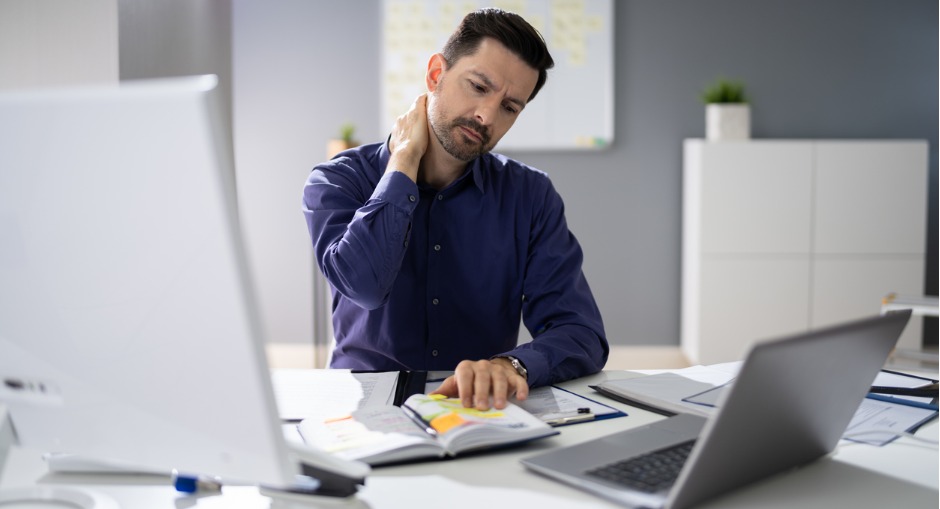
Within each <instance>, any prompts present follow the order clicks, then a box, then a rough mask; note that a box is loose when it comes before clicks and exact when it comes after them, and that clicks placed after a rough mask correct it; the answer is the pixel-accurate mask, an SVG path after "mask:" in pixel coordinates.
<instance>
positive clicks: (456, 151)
mask: <svg viewBox="0 0 940 509" xmlns="http://www.w3.org/2000/svg"><path fill="white" fill-rule="evenodd" d="M428 121H429V122H430V123H431V131H433V132H434V136H436V137H437V140H438V141H439V142H441V146H442V147H443V148H444V150H445V151H446V152H447V153H448V154H450V155H451V156H452V157H454V158H455V159H457V160H460V161H463V162H469V161H472V160H473V159H476V158H477V157H480V156H481V155H483V154H485V153H487V152H489V151H490V150H492V149H493V147H492V146H490V140H491V137H490V134H489V129H487V127H486V126H484V125H482V124H480V123H479V122H477V121H476V120H473V119H469V118H457V119H454V120H452V121H447V120H445V119H443V118H442V116H441V115H440V114H438V113H437V112H435V114H432V115H429V117H428ZM460 127H465V128H468V129H470V130H472V131H474V132H476V133H477V134H478V135H480V141H479V142H477V140H475V139H473V138H470V137H469V136H467V135H466V134H464V133H462V132H461V131H460V129H459V128H460Z"/></svg>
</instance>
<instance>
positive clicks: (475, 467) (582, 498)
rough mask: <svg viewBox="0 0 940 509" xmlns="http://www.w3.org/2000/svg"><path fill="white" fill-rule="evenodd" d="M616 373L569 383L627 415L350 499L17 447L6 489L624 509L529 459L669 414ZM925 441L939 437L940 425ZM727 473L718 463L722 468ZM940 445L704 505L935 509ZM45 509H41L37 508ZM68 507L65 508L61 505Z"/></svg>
mask: <svg viewBox="0 0 940 509" xmlns="http://www.w3.org/2000/svg"><path fill="white" fill-rule="evenodd" d="M630 376H632V375H631V374H630V373H628V372H620V371H612V372H605V373H601V374H598V375H594V376H591V377H586V378H583V379H579V380H574V381H571V382H568V383H566V384H562V386H563V387H566V388H568V389H569V390H574V391H575V392H580V393H582V394H585V395H588V396H590V397H596V398H597V399H598V400H600V401H603V402H605V403H609V404H611V405H612V406H615V407H618V408H621V409H623V410H625V411H626V412H627V413H628V414H629V415H628V416H627V417H620V418H615V419H608V420H602V421H596V422H589V423H582V424H576V425H571V426H565V427H562V428H559V430H560V431H561V434H560V435H558V436H555V437H551V438H548V439H545V440H541V441H537V442H533V443H531V444H528V445H526V446H525V447H521V448H515V449H507V450H502V451H494V452H490V453H486V454H480V455H476V456H469V457H464V458H458V459H454V460H449V461H432V462H424V463H415V464H410V465H403V466H394V467H379V468H375V469H373V471H372V474H371V475H370V476H369V478H368V479H367V481H366V487H365V488H364V489H363V490H362V491H360V493H359V494H358V495H357V496H355V497H351V498H349V499H328V498H313V497H311V498H309V499H308V500H307V501H306V502H304V503H294V502H290V501H284V500H272V499H270V498H268V497H265V496H263V495H260V494H259V493H258V490H257V489H255V488H252V487H242V486H227V487H225V488H224V489H223V491H222V494H221V495H218V494H214V495H204V496H186V495H183V494H180V493H177V492H176V491H175V490H174V489H173V487H172V486H170V484H169V479H168V478H167V477H161V476H145V475H133V474H125V475H88V474H61V473H56V474H50V473H48V472H47V469H46V466H45V463H44V462H43V461H42V459H41V458H40V454H39V452H37V451H30V450H26V449H23V448H19V447H14V448H13V449H12V450H11V451H10V454H9V457H8V458H7V462H6V465H5V468H4V469H3V470H2V474H0V488H19V487H24V488H26V487H35V486H50V487H60V488H77V489H80V490H86V491H90V492H93V493H99V494H104V495H106V496H109V497H110V498H112V499H113V500H115V501H116V502H117V503H118V504H119V505H120V507H124V508H133V509H150V508H176V509H182V508H189V507H194V508H222V507H224V508H235V509H238V508H246V509H247V508H269V507H270V508H278V509H282V508H295V507H296V508H301V507H325V508H344V509H345V508H356V509H358V508H363V509H366V508H370V509H383V508H400V509H406V508H407V509H414V508H415V507H437V506H440V507H447V508H448V509H455V508H464V507H466V508H471V507H472V508H474V509H477V508H481V507H483V508H487V507H490V508H501V507H519V506H523V507H538V508H540V509H546V508H547V509H554V508H558V509H579V508H588V507H590V508H607V507H609V508H614V507H620V506H617V505H614V504H613V503H610V502H607V501H605V500H603V499H600V498H597V497H595V496H593V495H590V494H588V493H585V492H582V491H579V490H577V489H574V488H570V487H568V486H565V485H562V484H559V483H556V482H554V481H551V480H548V479H546V478H543V477H541V476H539V475H536V474H533V473H531V472H529V471H526V470H525V469H524V468H523V467H522V465H520V464H519V459H520V458H523V457H526V456H529V455H532V454H535V453H537V452H539V451H542V450H546V449H549V448H553V447H558V446H562V445H570V444H574V443H578V442H582V441H585V440H588V439H591V438H595V437H598V436H601V435H604V434H608V433H612V432H615V431H619V430H622V429H625V428H628V427H633V426H638V425H642V424H645V423H648V422H652V421H654V420H657V419H661V418H662V417H661V416H659V415H656V414H653V413H650V412H646V411H644V410H639V409H636V408H632V407H630V406H627V405H622V404H619V403H616V402H611V401H610V400H608V399H606V398H603V397H601V396H599V395H596V393H594V392H593V391H592V390H591V389H589V388H588V387H587V386H588V385H589V384H595V383H598V382H600V381H602V380H604V379H606V378H612V379H613V378H627V377H630ZM918 435H919V436H924V437H928V438H932V439H934V440H936V439H937V436H938V424H937V421H936V420H934V421H933V422H931V423H930V424H928V425H926V426H924V427H923V428H922V429H921V430H920V431H919V432H918ZM716 467H718V466H716ZM938 470H940V462H938V452H937V446H935V445H930V444H924V443H921V442H917V441H914V440H910V439H908V438H901V439H898V440H896V441H895V442H893V443H891V444H889V445H888V446H885V447H873V446H869V445H864V444H854V443H852V444H847V445H840V446H839V447H838V448H837V449H836V451H835V453H834V454H833V455H831V456H830V457H827V458H824V459H822V460H820V461H817V462H815V463H813V464H811V465H808V466H806V467H803V468H801V469H798V470H795V471H792V472H788V473H785V474H780V475H778V476H775V477H772V478H769V479H766V480H764V481H761V482H758V483H755V484H753V485H751V486H748V487H745V488H742V489H740V490H737V491H735V492H733V493H731V494H728V495H725V496H723V497H720V498H718V499H715V500H714V501H712V502H711V503H709V504H707V505H706V506H704V507H715V508H718V507H722V508H724V507H728V508H738V507H740V508H744V507H748V508H750V507H756V506H760V507H780V508H784V507H786V508H792V507H801V508H813V507H820V508H822V507H827V508H828V507H892V506H894V507H905V508H913V507H933V508H936V507H937V505H938V477H940V473H938ZM29 507H37V506H32V505H31V506H29ZM54 507H62V506H54Z"/></svg>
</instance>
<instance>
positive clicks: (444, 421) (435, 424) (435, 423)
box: [431, 412, 466, 433]
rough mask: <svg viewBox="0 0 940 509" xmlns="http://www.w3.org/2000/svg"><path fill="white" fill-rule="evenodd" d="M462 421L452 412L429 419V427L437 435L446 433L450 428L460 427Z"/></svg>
mask: <svg viewBox="0 0 940 509" xmlns="http://www.w3.org/2000/svg"><path fill="white" fill-rule="evenodd" d="M464 422H466V421H464V420H463V418H462V417H460V416H459V415H457V414H456V413H454V412H450V413H448V414H444V415H441V416H439V417H435V418H433V419H431V427H432V428H434V430H435V431H437V432H438V433H447V432H448V431H449V430H450V429H451V428H453V427H455V426H460V425H461V424H463V423H464Z"/></svg>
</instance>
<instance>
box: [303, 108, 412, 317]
mask: <svg viewBox="0 0 940 509" xmlns="http://www.w3.org/2000/svg"><path fill="white" fill-rule="evenodd" d="M423 108H424V96H421V97H419V98H418V100H417V101H415V104H414V105H412V108H411V110H409V112H408V113H406V114H405V115H402V117H400V118H399V119H398V121H397V123H396V125H395V126H394V130H393V132H392V134H391V136H390V137H389V142H388V146H389V150H390V152H391V155H390V157H389V162H388V165H387V166H386V168H385V175H384V176H382V177H381V179H380V180H378V182H376V181H375V179H377V178H378V177H377V176H376V174H375V173H374V169H373V168H366V167H364V166H366V163H365V162H364V161H361V160H355V159H350V158H347V159H342V158H340V159H337V160H334V161H331V162H330V163H329V164H326V165H323V166H321V167H318V168H316V169H315V170H314V171H313V173H312V174H311V176H310V178H309V179H308V181H307V185H306V186H305V188H304V214H305V216H306V218H307V225H308V228H309V230H310V236H311V239H312V240H313V244H314V251H315V254H316V260H317V263H318V265H319V266H320V269H321V270H322V272H323V274H324V276H325V277H326V279H327V280H329V281H330V283H331V284H332V285H333V286H334V287H335V288H336V289H337V290H338V291H339V292H340V293H342V294H343V295H344V296H346V297H347V298H349V299H350V300H352V301H353V302H355V303H356V304H357V305H359V306H360V307H362V308H364V309H375V308H377V307H379V306H381V305H383V304H384V303H385V302H386V300H387V298H388V294H389V292H390V291H391V287H392V285H393V284H394V282H395V278H396V276H397V275H398V271H399V269H400V267H401V262H402V259H403V257H404V255H405V250H406V247H407V241H408V235H409V231H410V230H409V229H410V225H411V219H412V215H413V213H414V209H415V206H416V205H417V196H418V192H417V186H416V185H415V182H414V181H415V177H416V175H417V171H418V165H419V161H420V155H422V154H423V153H424V152H423V151H424V150H425V147H426V146H427V120H426V114H422V112H423ZM379 170H381V169H379Z"/></svg>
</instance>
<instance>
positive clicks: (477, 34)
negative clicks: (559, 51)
mask: <svg viewBox="0 0 940 509" xmlns="http://www.w3.org/2000/svg"><path fill="white" fill-rule="evenodd" d="M487 37H490V38H492V39H495V40H497V41H499V42H500V43H502V45H503V46H505V47H506V48H507V49H509V51H511V52H513V53H514V54H515V55H516V56H518V57H519V58H521V59H522V61H524V62H525V63H526V64H528V65H529V66H530V67H532V68H533V69H535V70H537V71H538V72H539V78H538V81H536V82H535V89H533V90H532V95H530V96H529V99H528V101H532V99H534V98H535V95H536V94H538V92H539V90H540V89H541V88H542V85H544V84H545V79H546V78H547V76H548V70H549V69H551V68H552V67H554V66H555V61H554V60H553V59H552V56H551V55H550V54H549V52H548V47H547V46H546V45H545V40H544V39H542V34H540V33H539V31H538V30H536V29H535V28H534V27H533V26H532V25H530V24H529V23H528V22H527V21H526V20H524V19H522V16H520V15H518V14H515V13H512V12H507V11H504V10H502V9H496V8H491V7H487V8H485V9H480V10H477V11H473V12H471V13H470V14H467V15H466V16H465V17H464V18H463V21H461V22H460V26H459V27H457V30H456V31H455V32H454V33H453V34H452V35H451V36H450V38H449V39H448V40H447V43H446V44H445V45H444V49H443V50H442V51H441V54H442V55H444V60H445V61H446V62H447V65H448V66H452V65H454V64H455V63H456V62H457V60H460V59H461V58H462V57H465V56H468V55H472V54H474V53H475V52H476V51H477V49H478V48H479V46H480V43H481V42H482V41H483V39H485V38H487Z"/></svg>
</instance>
